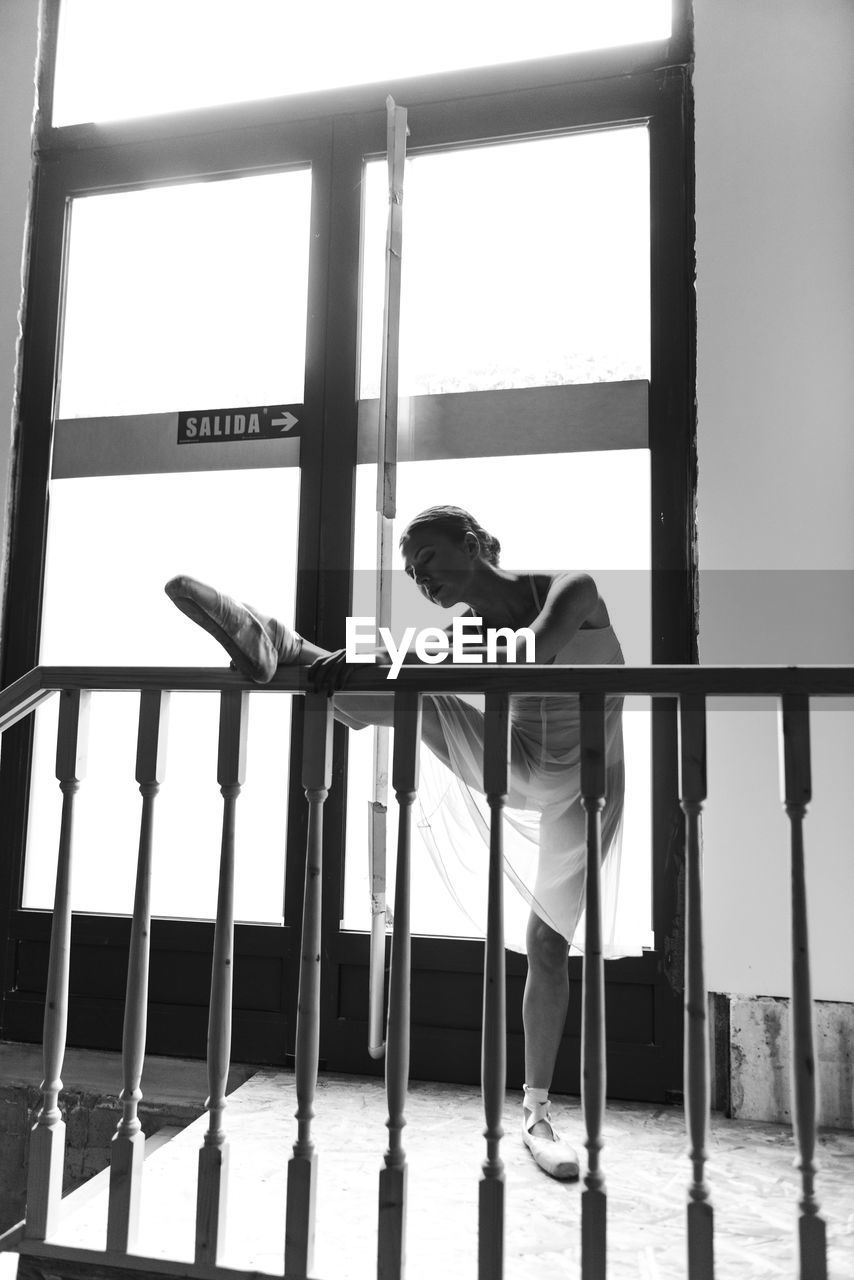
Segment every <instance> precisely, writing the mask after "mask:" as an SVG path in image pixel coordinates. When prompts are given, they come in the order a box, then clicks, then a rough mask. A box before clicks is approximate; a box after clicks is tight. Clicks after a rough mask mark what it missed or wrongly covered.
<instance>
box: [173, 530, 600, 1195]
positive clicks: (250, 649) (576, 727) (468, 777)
mask: <svg viewBox="0 0 854 1280" xmlns="http://www.w3.org/2000/svg"><path fill="white" fill-rule="evenodd" d="M400 551H401V554H402V557H403V563H404V567H405V570H406V573H407V575H408V577H409V578H410V579H411V580H412V581H413V582H414V584H415V586H416V587H417V588H418V590H419V591H420V592H421V593H422V594H423V595H424V596H425V597H426V598H427V599H428V600H430V601H432V602H433V603H435V604H438V605H440V606H441V607H442V608H445V609H448V608H451V607H453V606H454V605H458V604H461V603H464V604H466V605H467V606H468V610H467V616H471V617H478V618H480V619H482V622H483V626H484V628H490V627H491V628H495V629H498V628H504V627H506V628H509V629H510V630H512V631H513V632H516V631H520V630H521V629H523V628H528V629H530V631H531V632H533V635H534V642H535V647H536V661H537V662H538V663H545V662H558V663H566V664H590V663H595V664H599V663H622V662H623V655H622V652H621V649H620V645H619V641H618V640H617V637H616V635H615V634H614V631H613V628H612V626H611V623H610V618H609V615H608V610H607V607H606V605H605V602H604V601H603V600H602V598H601V597H600V595H599V591H598V589H597V587H596V584H595V582H594V580H593V579H592V578H591V577H590V576H589V575H588V574H585V573H576V572H557V573H555V572H539V573H537V572H535V573H521V572H514V571H511V570H507V569H503V568H501V567H499V563H498V560H499V552H500V544H499V542H498V540H497V539H496V538H494V537H493V536H492V535H491V534H489V533H487V532H486V530H485V529H483V528H482V527H481V525H480V524H478V523H477V521H476V520H475V519H474V517H473V516H471V515H470V514H469V512H467V511H464V510H463V509H462V508H459V507H451V506H437V507H430V508H428V509H427V510H426V511H423V512H421V514H420V515H418V516H416V517H415V519H414V520H412V521H411V522H410V523H409V524H408V525H407V527H406V529H405V530H404V532H403V535H402V536H401V539H400ZM165 589H166V593H167V595H168V596H169V597H170V599H171V600H172V601H173V602H174V603H175V605H176V606H177V607H178V608H179V609H180V610H181V611H182V612H183V613H185V614H186V615H187V616H188V617H190V618H192V619H193V621H194V622H197V623H198V624H199V625H200V626H201V627H203V628H204V629H205V630H206V631H208V632H209V633H210V634H211V635H213V636H214V637H215V638H216V639H217V640H218V641H219V642H220V643H221V644H222V645H223V647H224V648H225V650H226V652H227V653H228V654H229V657H230V658H231V660H232V662H233V664H234V665H235V666H236V667H237V669H238V670H239V671H241V672H242V673H243V674H244V675H246V676H247V677H248V678H249V679H251V680H253V681H255V682H258V683H266V682H268V681H269V680H271V679H272V678H273V675H274V674H275V671H276V668H277V666H278V665H279V664H299V665H302V666H311V667H312V669H313V670H312V675H313V678H314V681H315V685H316V687H318V688H325V689H327V690H328V691H329V692H330V693H331V695H332V698H333V713H334V716H335V718H336V719H337V720H339V721H341V722H343V723H344V724H346V725H348V726H349V727H350V728H353V729H361V728H364V727H365V726H366V725H370V724H373V725H377V724H384V725H391V724H392V723H393V718H394V709H393V699H390V698H389V697H388V696H387V695H384V694H380V695H377V694H375V693H365V694H359V693H346V692H341V691H340V685H341V683H342V681H343V680H344V679H345V677H346V670H347V664H346V652H345V650H336V651H330V650H328V649H324V648H322V647H320V646H319V645H315V644H313V643H312V642H311V641H309V640H307V639H305V638H304V637H303V636H301V635H299V634H298V633H297V632H296V631H294V630H293V629H292V628H291V627H289V626H287V624H285V623H283V622H281V621H280V620H279V619H276V618H272V617H268V616H267V615H265V614H262V613H260V612H259V611H257V610H256V609H254V608H252V607H251V606H249V605H246V604H242V603H240V602H238V601H236V600H233V599H231V598H230V597H228V596H224V595H222V594H221V593H220V592H218V591H216V590H215V589H214V588H213V587H209V586H206V585H205V584H204V583H200V582H198V581H197V580H196V579H194V578H189V577H186V576H180V577H176V578H173V579H171V581H170V582H168V583H167V584H166V588H165ZM517 643H518V645H519V646H520V647H521V646H522V643H523V642H522V639H521V637H520V639H519V640H518V641H517ZM512 645H513V642H512V641H511V642H510V649H511V651H510V652H508V653H507V657H508V659H510V660H515V659H516V658H517V657H524V653H520V654H518V655H517V654H516V653H515V652H512ZM605 727H606V759H607V802H606V805H605V810H604V813H603V818H602V847H603V857H604V858H607V857H608V854H609V853H610V851H611V850H612V849H613V848H614V847H615V846H616V844H617V843H618V840H619V834H620V829H621V822H622V812H623V795H624V767H623V743H622V699H621V698H617V697H609V698H607V699H606V703H605ZM421 733H422V738H423V740H424V742H425V743H426V744H427V746H428V747H429V748H430V749H431V750H432V751H433V752H434V753H435V755H436V756H438V758H439V759H440V760H441V761H442V762H443V763H444V764H445V765H446V766H447V767H448V768H449V769H451V770H452V771H453V773H454V774H455V775H456V776H457V778H459V779H460V781H461V782H462V783H464V784H466V785H467V786H468V787H470V788H471V789H472V790H473V791H476V792H480V793H481V794H482V791H483V781H482V768H483V744H484V719H483V712H482V711H481V710H480V709H479V708H478V707H475V706H472V705H471V704H470V703H469V702H466V701H464V700H463V699H461V698H459V697H455V696H451V695H425V696H424V698H423V699H422V730H421ZM508 804H509V805H510V806H511V807H512V808H513V809H516V810H522V811H528V812H533V814H535V815H536V816H537V818H538V823H537V827H536V839H537V844H538V855H537V866H536V877H535V881H534V884H533V886H523V887H522V892H523V894H524V896H525V898H526V899H527V901H528V903H529V905H530V908H531V909H530V914H529V918H528V924H527V930H526V938H525V943H526V953H527V957H528V974H527V979H526V983H525V991H524V997H523V1003H522V1020H523V1027H524V1037H525V1085H524V1100H523V1120H522V1136H523V1140H524V1142H525V1145H526V1146H527V1147H528V1149H529V1150H530V1152H531V1154H532V1156H533V1157H534V1159H535V1161H536V1162H537V1164H538V1165H539V1166H540V1167H541V1168H542V1169H544V1170H545V1172H546V1173H548V1174H550V1175H551V1176H552V1177H555V1178H560V1179H572V1178H577V1177H578V1173H579V1162H578V1155H577V1153H576V1151H575V1149H574V1148H573V1147H572V1146H571V1145H570V1143H569V1142H568V1141H566V1140H565V1139H563V1138H562V1137H560V1135H559V1134H558V1133H557V1131H556V1130H555V1127H554V1125H553V1123H552V1120H551V1113H550V1103H549V1089H550V1087H551V1082H552V1076H553V1073H554V1067H555V1061H556V1058H557V1052H558V1047H559V1044H560V1040H561V1036H562V1034H563V1027H564V1022H565V1020H566V1012H567V1007H568V1002H569V975H568V969H567V952H568V945H569V942H570V941H571V940H572V938H573V935H574V933H575V930H576V928H577V926H578V921H579V918H580V915H581V912H582V909H583V905H584V884H585V868H586V857H587V853H586V815H585V812H584V809H583V807H582V804H581V795H580V721H579V708H578V698H577V697H574V696H564V697H538V696H528V695H518V696H516V695H514V696H513V697H512V698H511V714H510V791H509V793H508ZM517 887H518V886H517Z"/></svg>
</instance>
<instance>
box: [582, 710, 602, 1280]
mask: <svg viewBox="0 0 854 1280" xmlns="http://www.w3.org/2000/svg"><path fill="white" fill-rule="evenodd" d="M580 704H581V800H582V804H583V805H584V808H585V810H586V812H587V894H586V918H585V937H584V967H583V973H582V997H581V999H582V1006H581V1063H582V1071H581V1102H582V1107H583V1110H584V1123H585V1126H586V1129H587V1140H586V1142H585V1144H584V1145H585V1146H586V1148H587V1173H586V1174H585V1177H584V1186H585V1190H584V1191H583V1192H582V1193H581V1276H582V1280H605V1272H606V1266H607V1259H606V1222H607V1196H606V1193H605V1176H604V1174H603V1173H602V1170H601V1168H600V1163H599V1153H600V1152H601V1150H602V1125H603V1121H604V1118H605V1070H606V1067H605V967H604V960H603V955H602V907H601V890H600V884H601V877H600V866H601V861H602V810H603V808H604V807H605V764H606V761H605V698H604V695H602V694H598V693H588V694H582V695H581V697H580Z"/></svg>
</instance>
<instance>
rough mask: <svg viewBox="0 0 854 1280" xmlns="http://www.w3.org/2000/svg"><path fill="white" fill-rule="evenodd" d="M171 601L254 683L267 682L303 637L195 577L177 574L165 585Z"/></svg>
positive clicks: (296, 651) (292, 657) (293, 655)
mask: <svg viewBox="0 0 854 1280" xmlns="http://www.w3.org/2000/svg"><path fill="white" fill-rule="evenodd" d="M164 591H165V592H166V594H167V596H168V597H169V599H170V600H171V601H172V603H173V604H174V605H175V606H176V607H177V608H178V609H180V610H181V612H182V613H184V614H186V615H187V617H188V618H192V620H193V622H196V623H198V625H199V626H200V627H202V628H204V630H205V631H207V632H208V634H209V635H212V636H213V637H214V639H215V640H218V641H219V643H220V644H221V645H222V647H223V648H224V649H225V651H226V653H227V654H228V656H229V657H230V658H231V661H232V664H233V665H234V666H235V667H236V668H237V670H238V671H239V672H240V673H241V674H242V675H245V676H247V677H248V678H249V679H250V680H253V681H254V682H255V683H256V684H267V683H268V682H269V681H270V680H272V678H273V676H274V675H275V674H276V667H277V666H278V665H279V663H280V662H292V661H294V660H295V658H296V657H297V656H298V655H299V651H300V648H301V646H302V638H301V637H300V636H298V635H297V633H296V632H295V631H291V630H290V628H289V627H285V625H284V623H281V622H278V621H277V620H275V619H272V618H267V617H265V616H264V615H263V614H261V613H258V612H257V611H256V610H255V609H253V608H252V607H251V606H250V605H247V604H241V603H240V601H239V600H233V599H232V598H231V596H226V595H223V594H222V593H221V592H220V591H217V590H216V588H215V587H209V586H207V584H206V583H204V582H199V580H198V579H197V578H190V577H188V576H186V575H185V574H179V575H178V577H176V578H170V580H169V581H168V582H167V583H166V586H165V587H164Z"/></svg>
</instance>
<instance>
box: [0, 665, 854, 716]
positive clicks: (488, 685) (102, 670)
mask: <svg viewBox="0 0 854 1280" xmlns="http://www.w3.org/2000/svg"><path fill="white" fill-rule="evenodd" d="M386 672H387V668H385V667H379V666H368V665H367V664H366V665H362V664H353V666H352V667H351V669H350V672H349V675H348V678H347V683H346V688H345V690H344V691H345V692H347V693H389V694H392V693H395V692H396V691H397V690H404V689H405V690H413V689H417V690H418V691H419V692H421V693H425V694H431V693H432V694H438V693H512V694H519V695H523V696H525V695H528V696H545V695H552V694H561V693H571V694H574V693H579V694H580V693H598V694H612V695H620V696H623V695H631V694H637V695H645V696H649V697H677V696H678V695H679V694H693V695H699V696H709V697H774V696H782V695H783V694H801V695H804V696H807V697H851V696H854V666H847V665H839V664H832V663H826V664H808V665H803V666H785V665H782V664H781V665H774V666H766V665H750V664H733V665H724V664H715V665H708V666H706V665H697V666H692V665H687V664H681V665H680V664H660V665H655V666H652V665H650V666H622V665H619V666H617V665H605V666H580V665H579V666H566V665H557V664H555V665H544V664H539V663H516V664H512V665H508V664H507V663H483V664H478V665H475V664H472V665H468V664H454V663H451V662H446V663H442V664H440V665H437V666H428V665H426V664H420V663H419V664H411V665H407V666H404V667H403V668H402V669H401V670H400V672H399V673H398V675H397V676H396V677H395V678H394V679H393V680H392V679H389V678H388V676H387V674H386ZM240 688H245V689H252V690H260V691H264V690H267V691H269V692H273V693H306V692H309V691H311V690H312V684H311V681H310V679H309V676H308V668H307V667H280V668H279V670H278V671H277V672H276V675H275V676H274V677H273V679H272V680H271V681H270V682H269V684H263V685H259V684H254V683H252V682H251V681H247V680H245V679H244V678H243V677H242V676H241V675H240V674H239V673H238V672H236V671H233V670H232V669H231V668H229V667H131V666H123V667H118V666H117V667H112V666H109V667H108V666H103V667H102V666H94V667H90V666H85V667H64V666H63V667H59V666H40V667H34V668H33V669H32V670H31V671H28V672H27V674H26V675H24V676H22V677H21V678H20V679H18V680H16V681H15V682H14V683H13V684H10V685H8V686H7V687H6V688H5V689H3V690H0V732H2V731H3V730H4V729H7V728H9V727H10V726H11V725H12V724H14V723H15V722H16V721H17V720H19V719H21V718H23V716H25V715H28V714H29V712H30V711H32V710H33V709H34V707H36V706H37V705H38V704H39V702H41V701H44V699H45V698H47V697H49V696H50V695H51V694H52V693H54V692H56V691H58V690H60V689H87V690H91V691H97V692H140V691H141V690H143V689H160V690H169V691H172V692H199V691H222V690H223V689H240Z"/></svg>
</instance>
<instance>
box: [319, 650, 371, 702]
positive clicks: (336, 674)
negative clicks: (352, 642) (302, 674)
mask: <svg viewBox="0 0 854 1280" xmlns="http://www.w3.org/2000/svg"><path fill="white" fill-rule="evenodd" d="M375 662H376V665H377V666H378V667H388V666H390V665H391V658H390V657H389V655H388V654H387V653H386V651H385V649H380V650H378V651H377V654H376V658H375ZM356 665H357V664H356V663H353V662H348V661H347V650H346V649H334V650H333V651H332V653H329V654H327V656H326V657H325V658H317V659H316V660H315V661H314V662H313V663H312V664H311V666H310V667H309V669H308V678H309V680H310V681H311V683H312V685H313V686H314V689H315V692H317V693H330V694H331V693H335V692H337V690H339V689H346V687H347V682H348V680H349V678H350V673H351V671H352V669H353V667H354V666H356ZM358 665H359V666H361V665H362V664H361V663H359V664H358Z"/></svg>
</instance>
